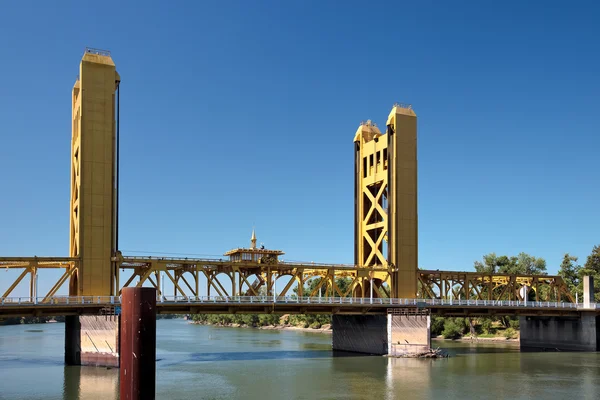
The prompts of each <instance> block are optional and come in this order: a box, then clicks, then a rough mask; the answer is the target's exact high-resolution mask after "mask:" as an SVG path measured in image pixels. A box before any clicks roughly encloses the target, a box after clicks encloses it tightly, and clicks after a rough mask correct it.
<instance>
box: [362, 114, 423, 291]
mask: <svg viewBox="0 0 600 400" xmlns="http://www.w3.org/2000/svg"><path fill="white" fill-rule="evenodd" d="M354 143H355V245H354V246H355V264H357V265H364V266H375V265H384V266H386V267H388V269H389V278H388V279H387V280H385V279H384V278H383V277H382V276H374V277H373V278H374V279H375V280H376V281H378V282H381V283H387V285H388V286H390V291H391V293H390V294H391V296H392V297H396V298H416V297H417V270H418V268H417V265H418V228H417V226H418V218H417V116H416V114H415V112H414V111H413V110H412V107H411V106H405V105H400V104H396V105H394V107H393V108H392V111H391V112H390V114H389V116H388V119H387V129H386V133H385V134H382V133H381V131H380V130H379V128H378V127H377V126H376V125H375V124H373V123H372V122H371V121H367V122H366V123H362V124H361V125H360V126H359V128H358V130H357V132H356V135H355V137H354ZM385 247H387V249H385Z"/></svg>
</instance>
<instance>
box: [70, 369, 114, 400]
mask: <svg viewBox="0 0 600 400" xmlns="http://www.w3.org/2000/svg"><path fill="white" fill-rule="evenodd" d="M118 393H119V370H118V369H112V368H99V367H75V366H65V367H64V380H63V398H64V399H65V400H67V399H68V400H76V399H86V400H87V399H90V400H95V399H98V400H112V399H117V398H118Z"/></svg>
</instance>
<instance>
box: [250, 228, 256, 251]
mask: <svg viewBox="0 0 600 400" xmlns="http://www.w3.org/2000/svg"><path fill="white" fill-rule="evenodd" d="M250 243H252V245H251V246H250V248H251V249H256V233H255V232H254V228H252V238H250Z"/></svg>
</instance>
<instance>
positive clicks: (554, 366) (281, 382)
mask: <svg viewBox="0 0 600 400" xmlns="http://www.w3.org/2000/svg"><path fill="white" fill-rule="evenodd" d="M434 343H435V344H434V346H439V347H442V348H446V349H447V350H448V351H449V353H450V354H451V355H452V356H451V357H450V358H448V359H439V360H414V359H391V358H387V357H380V356H379V357H371V356H356V355H352V356H336V355H334V354H333V352H332V351H331V335H329V334H323V333H308V332H297V331H278V330H258V329H239V328H218V327H211V326H202V325H191V324H188V323H187V322H186V321H183V320H159V321H157V350H156V353H157V358H158V359H159V361H158V362H157V364H156V398H157V399H161V400H162V399H165V400H174V399H261V400H270V399H461V400H462V399H533V398H536V399H538V398H539V399H598V398H600V354H599V353H566V352H563V353H520V352H519V351H518V346H515V345H511V344H485V345H484V344H478V345H477V344H476V345H474V344H470V343H452V342H447V341H440V342H434ZM63 353H64V325H63V324H59V323H56V324H43V325H17V326H0V399H3V400H4V399H6V400H9V399H10V400H25V399H27V400H32V399H85V400H88V399H90V400H93V399H101V400H113V399H117V398H118V377H119V372H118V370H117V369H106V368H94V367H65V366H64V365H63Z"/></svg>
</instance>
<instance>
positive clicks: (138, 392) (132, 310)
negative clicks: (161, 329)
mask: <svg viewBox="0 0 600 400" xmlns="http://www.w3.org/2000/svg"><path fill="white" fill-rule="evenodd" d="M120 341H121V346H120V349H121V352H120V353H121V354H120V362H121V366H120V380H119V392H120V399H121V400H140V399H144V400H146V399H154V398H155V393H156V289H154V288H145V287H131V288H123V291H122V293H121V335H120Z"/></svg>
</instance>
